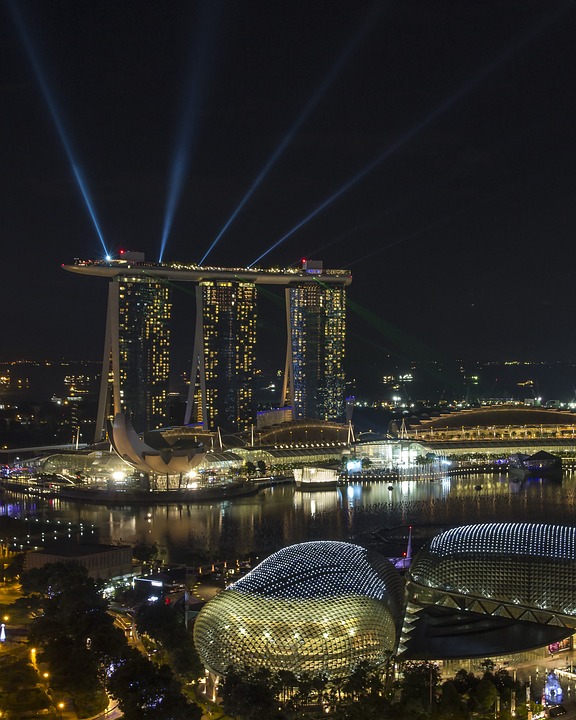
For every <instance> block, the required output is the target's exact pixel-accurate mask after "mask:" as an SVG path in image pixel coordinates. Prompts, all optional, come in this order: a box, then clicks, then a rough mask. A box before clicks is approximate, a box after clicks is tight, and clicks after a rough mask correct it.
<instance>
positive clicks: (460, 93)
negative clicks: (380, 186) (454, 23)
mask: <svg viewBox="0 0 576 720" xmlns="http://www.w3.org/2000/svg"><path fill="white" fill-rule="evenodd" d="M573 4H574V2H573V1H571V2H567V3H563V4H562V5H561V6H560V7H557V8H556V10H555V11H554V12H552V13H550V14H549V15H548V16H546V17H545V18H544V19H543V20H541V21H540V22H539V23H538V25H536V26H534V27H532V28H528V29H527V30H525V31H524V32H523V33H521V34H520V35H519V36H518V38H517V39H516V41H515V42H514V43H512V44H511V45H510V46H509V47H507V48H505V49H504V50H503V51H502V52H501V53H500V54H499V55H498V56H497V57H496V58H494V59H493V60H491V61H490V62H489V63H487V64H486V65H484V67H482V68H481V69H480V70H479V71H478V72H477V73H476V75H474V76H473V77H472V78H470V79H469V80H468V81H467V82H466V83H464V84H463V85H462V86H461V87H460V88H458V89H457V90H456V91H455V92H454V93H453V94H452V95H450V96H449V97H447V98H446V99H445V100H443V101H442V102H441V103H440V105H438V106H437V107H436V108H434V109H433V110H432V111H430V112H429V113H428V114H427V115H426V116H425V117H424V118H422V119H421V120H419V121H418V122H417V123H415V124H414V125H413V126H412V127H411V128H410V129H409V130H408V131H407V132H406V133H404V135H402V136H400V137H399V138H398V139H397V140H395V141H394V142H393V143H392V144H391V145H389V146H388V147H387V148H385V149H384V150H383V151H382V152H381V153H380V154H379V155H377V156H376V158H375V159H374V160H372V162H370V163H368V165H366V166H365V167H364V168H363V169H362V170H360V171H359V172H358V173H357V174H356V175H354V176H353V177H352V178H350V179H349V180H348V181H347V182H345V183H344V185H342V186H341V187H340V188H339V189H338V190H337V191H336V192H334V193H333V194H332V195H330V196H329V197H327V198H326V199H325V200H324V201H323V202H322V203H320V205H318V207H317V208H315V209H314V210H312V212H310V213H309V214H308V215H306V217H305V218H303V219H302V220H300V221H299V222H298V223H296V225H294V227H293V228H292V229H291V230H289V231H288V232H287V233H285V234H284V235H283V236H282V237H281V238H280V239H279V240H277V241H276V242H275V243H273V244H272V245H271V246H270V247H269V248H268V249H267V250H265V251H264V252H263V253H262V254H261V255H260V256H259V257H257V258H256V260H254V261H253V262H252V263H250V265H248V267H249V268H251V267H253V266H254V265H256V263H258V262H260V260H262V259H263V258H265V257H266V255H268V254H269V253H271V252H272V251H273V250H275V249H276V248H277V247H278V246H279V245H281V244H282V243H283V242H285V241H286V240H287V239H288V238H289V237H291V236H292V235H294V233H295V232H297V231H298V230H300V228H302V227H304V225H306V224H307V223H309V222H310V220H312V219H313V218H315V217H316V216H317V215H318V214H319V213H321V212H322V211H323V210H325V209H326V208H327V207H329V206H330V205H332V203H333V202H335V201H336V200H337V199H338V198H339V197H341V196H342V195H344V193H346V192H347V191H348V190H350V189H351V188H352V187H354V185H356V184H357V183H359V182H360V181H361V180H363V179H364V178H365V177H366V176H367V175H369V174H370V173H371V172H372V171H373V170H375V169H376V168H377V167H378V166H379V165H381V164H382V163H383V162H384V161H385V160H387V159H388V158H389V157H390V156H391V155H393V154H394V153H395V152H396V151H397V150H399V149H400V148H401V147H403V146H404V145H406V144H407V143H408V142H409V141H410V140H412V139H413V138H414V137H416V136H417V135H418V134H419V133H420V132H421V131H422V130H424V129H425V128H427V127H428V126H429V125H431V124H432V123H433V122H434V121H435V120H437V119H438V118H439V117H441V116H442V115H444V113H446V112H447V111H448V110H450V109H451V108H452V107H453V106H454V105H455V104H456V103H457V102H458V101H459V100H461V99H462V97H464V95H466V94H467V93H468V92H470V91H471V90H472V89H473V88H475V87H476V86H477V85H478V84H479V83H480V82H481V81H482V80H484V79H485V78H486V77H487V76H488V75H490V74H491V73H492V72H494V71H495V70H496V69H497V68H499V67H500V66H501V65H502V64H503V63H505V62H506V61H507V60H509V59H510V58H511V57H512V56H513V55H514V54H515V53H516V52H517V51H518V50H519V49H520V48H522V47H523V46H524V45H526V44H527V43H529V42H530V41H531V40H533V39H534V38H535V37H536V36H537V35H539V34H540V33H541V32H542V31H543V30H544V29H545V28H546V27H548V26H549V25H551V24H552V23H553V22H555V21H556V20H558V19H559V17H560V16H561V15H562V14H563V13H564V12H565V11H566V10H567V9H568V7H570V6H572V5H573Z"/></svg>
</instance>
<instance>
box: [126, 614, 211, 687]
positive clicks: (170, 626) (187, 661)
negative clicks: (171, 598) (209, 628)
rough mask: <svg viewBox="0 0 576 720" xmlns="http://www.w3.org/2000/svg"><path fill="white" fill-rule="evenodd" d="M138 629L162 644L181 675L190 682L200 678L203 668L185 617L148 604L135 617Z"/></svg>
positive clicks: (173, 666) (174, 667)
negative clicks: (191, 679) (186, 625)
mask: <svg viewBox="0 0 576 720" xmlns="http://www.w3.org/2000/svg"><path fill="white" fill-rule="evenodd" d="M136 628H137V629H138V632H141V633H146V634H147V635H149V636H150V637H151V638H153V639H154V640H156V641H157V642H158V643H160V645H161V646H162V648H163V649H164V650H165V651H166V653H167V655H168V659H169V662H170V665H171V666H172V668H173V669H174V671H175V672H176V673H177V674H178V675H181V676H184V677H186V678H188V679H189V678H193V677H198V676H199V675H200V673H201V672H202V669H203V668H202V667H201V663H200V660H199V658H198V654H197V653H196V649H195V648H194V643H193V642H192V638H191V637H190V635H189V633H188V632H187V630H186V627H185V623H184V615H183V613H181V612H179V611H178V610H176V608H174V607H172V606H170V605H164V604H163V603H151V604H145V605H142V606H140V608H139V609H138V611H137V613H136Z"/></svg>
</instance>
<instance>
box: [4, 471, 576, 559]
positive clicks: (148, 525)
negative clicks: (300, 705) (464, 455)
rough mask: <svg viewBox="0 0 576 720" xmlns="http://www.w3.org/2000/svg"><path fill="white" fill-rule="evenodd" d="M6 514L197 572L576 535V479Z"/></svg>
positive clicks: (454, 482)
mask: <svg viewBox="0 0 576 720" xmlns="http://www.w3.org/2000/svg"><path fill="white" fill-rule="evenodd" d="M389 487H392V488H393V489H391V490H390V489H389ZM476 488H481V489H476ZM0 514H7V515H11V516H16V517H26V516H28V515H35V516H44V517H46V518H53V519H60V520H61V521H63V522H64V521H66V522H70V521H71V522H73V523H79V522H84V523H93V524H94V525H95V526H96V527H97V528H99V530H100V540H101V541H102V542H115V543H117V542H129V543H134V542H148V543H151V542H157V543H158V544H159V545H161V546H163V547H164V548H166V555H167V558H168V559H171V560H178V561H182V560H186V561H189V562H195V561H196V560H197V559H200V558H202V557H204V558H209V559H224V558H234V557H238V556H240V555H245V554H248V553H258V554H262V555H267V554H269V553H271V552H273V551H275V550H277V549H279V548H281V547H284V546H286V545H290V544H292V543H295V542H303V541H305V540H316V539H331V540H356V541H361V540H362V538H363V536H364V535H368V534H369V533H371V532H373V531H376V530H380V529H382V528H392V527H396V526H400V525H408V524H412V525H415V526H417V527H418V526H426V525H431V526H436V525H437V526H440V527H447V526H454V525H461V524H465V523H473V522H489V521H494V520H499V521H518V520H526V521H533V522H537V521H546V522H556V523H564V524H568V525H574V524H576V475H572V474H567V475H566V476H565V477H564V479H563V481H562V482H551V481H543V480H539V479H530V480H528V481H524V482H522V483H513V482H509V481H508V478H507V477H506V476H499V475H475V476H469V477H463V478H448V477H446V478H443V479H440V480H437V481H436V482H429V481H420V482H417V481H409V480H405V481H402V482H399V483H394V484H393V485H392V486H389V484H388V483H387V482H384V483H381V482H379V483H373V484H359V483H358V484H354V483H352V484H350V485H348V486H345V487H341V488H338V489H335V490H330V491H324V492H320V491H319V492H301V491H297V490H296V489H295V488H294V486H292V485H282V486H277V487H275V488H269V489H267V490H264V491H262V492H261V493H259V494H258V495H256V496H252V497H247V498H239V499H236V500H228V501H225V502H221V503H205V504H201V505H180V506H178V505H169V506H166V505H164V506H155V507H140V506H138V507H125V508H122V507H103V506H95V505H77V504H73V503H69V502H60V501H58V500H52V501H45V500H42V499H38V498H29V497H26V496H22V495H16V494H14V493H8V492H6V493H5V494H4V496H2V502H1V503H0Z"/></svg>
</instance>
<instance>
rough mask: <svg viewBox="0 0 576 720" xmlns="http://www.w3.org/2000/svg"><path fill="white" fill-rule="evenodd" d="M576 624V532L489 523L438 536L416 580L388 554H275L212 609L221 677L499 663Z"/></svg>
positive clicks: (343, 547) (205, 640)
mask: <svg viewBox="0 0 576 720" xmlns="http://www.w3.org/2000/svg"><path fill="white" fill-rule="evenodd" d="M574 628H576V528H573V527H566V526H560V525H549V524H543V523H542V524H540V523H486V524H480V525H467V526H463V527H459V528H454V529H452V530H448V531H446V532H443V533H440V534H439V535H437V536H436V537H435V538H434V539H433V540H432V541H431V542H430V543H429V545H428V546H427V547H425V548H423V549H422V550H421V551H420V552H419V553H418V554H417V556H416V557H415V559H414V561H413V563H412V567H411V568H410V570H409V572H408V573H407V575H406V578H405V580H404V579H402V578H401V577H400V575H399V574H398V572H397V571H396V569H395V568H394V567H393V565H392V564H391V563H390V562H389V561H388V560H387V559H386V558H384V557H382V556H380V555H378V554H377V553H374V552H372V551H369V550H366V549H365V548H362V547H359V546H357V545H351V544H348V543H343V542H332V541H318V542H309V543H302V544H299V545H293V546H291V547H288V548H285V549H284V550H280V551H279V552H277V553H275V554H274V555H272V556H271V557H269V558H268V559H267V560H265V561H264V562H263V563H261V564H260V565H259V566H258V567H256V568H255V569H254V570H252V571H251V572H250V573H249V574H248V575H246V576H245V577H244V578H242V579H241V580H239V581H237V582H236V583H234V584H233V585H231V586H230V587H229V588H228V589H227V590H225V591H224V592H222V593H221V594H220V595H217V596H216V597H215V598H214V599H213V600H212V601H211V602H209V603H208V604H207V605H206V606H205V607H204V608H203V609H202V611H201V612H200V614H199V616H198V618H197V620H196V624H195V628H194V640H195V643H196V647H197V649H198V652H199V654H200V657H201V659H202V660H203V662H204V664H205V665H206V667H207V669H208V670H209V671H210V673H211V674H212V676H213V677H214V678H217V677H219V676H225V675H226V672H227V670H228V669H229V668H230V667H236V668H238V667H240V668H241V667H244V666H250V667H265V668H267V669H268V670H270V671H271V672H273V673H274V672H278V671H280V670H289V671H292V672H294V673H295V674H301V673H310V674H319V673H323V674H325V675H326V676H327V677H328V679H330V678H337V677H342V676H345V675H348V674H349V673H350V672H351V670H352V669H353V668H354V667H355V666H356V665H357V664H358V663H359V662H360V661H362V660H366V661H368V662H369V663H371V664H373V665H379V664H384V663H385V662H387V661H389V659H390V657H391V655H394V656H396V657H398V658H400V659H435V660H439V659H451V658H473V657H490V656H495V655H503V654H511V653H515V652H520V651H523V650H528V649H535V648H539V647H543V646H545V645H548V644H550V643H554V642H558V641H559V640H562V639H564V638H566V637H568V636H570V635H571V634H572V633H573V632H574Z"/></svg>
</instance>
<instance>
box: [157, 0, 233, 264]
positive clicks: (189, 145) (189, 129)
mask: <svg viewBox="0 0 576 720" xmlns="http://www.w3.org/2000/svg"><path fill="white" fill-rule="evenodd" d="M222 7H223V4H222V3H219V2H213V1H210V0H204V2H203V3H202V6H201V8H200V20H199V21H198V25H197V30H196V36H195V39H194V42H193V43H192V45H191V52H190V57H189V61H188V63H189V69H188V83H187V85H186V88H185V98H184V106H183V110H182V115H181V118H180V126H179V130H178V134H177V137H176V142H175V143H174V148H173V151H172V163H171V166H170V175H169V180H168V196H167V199H166V209H165V212H164V224H163V228H162V238H161V240H160V255H159V258H158V262H162V258H163V256H164V251H165V250H166V243H167V242H168V237H169V236H170V232H171V230H172V225H173V223H174V216H175V214H176V209H177V207H178V203H179V201H180V197H181V196H182V189H183V187H184V181H185V179H186V175H187V172H188V167H189V165H190V160H191V155H192V152H193V145H194V144H195V143H196V141H197V138H198V128H199V124H200V122H199V121H200V114H201V113H200V111H201V108H202V105H203V99H204V96H205V93H206V87H207V84H208V79H209V76H210V72H211V70H212V66H213V59H214V51H213V49H214V44H215V43H214V39H215V34H216V28H217V25H218V22H217V21H218V19H219V16H220V9H221V8H222Z"/></svg>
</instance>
